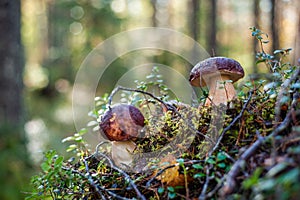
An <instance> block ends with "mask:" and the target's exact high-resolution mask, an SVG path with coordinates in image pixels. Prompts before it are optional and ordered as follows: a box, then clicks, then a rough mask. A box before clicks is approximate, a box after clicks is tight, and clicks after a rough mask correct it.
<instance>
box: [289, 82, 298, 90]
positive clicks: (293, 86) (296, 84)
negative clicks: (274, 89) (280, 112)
mask: <svg viewBox="0 0 300 200" xmlns="http://www.w3.org/2000/svg"><path fill="white" fill-rule="evenodd" d="M291 88H295V89H300V83H293V84H292V85H291Z"/></svg>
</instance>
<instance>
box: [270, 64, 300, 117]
mask: <svg viewBox="0 0 300 200" xmlns="http://www.w3.org/2000/svg"><path fill="white" fill-rule="evenodd" d="M299 76H300V67H298V69H297V70H296V71H295V72H294V73H293V75H292V76H291V78H289V79H286V80H285V81H284V82H283V84H282V86H281V89H280V91H279V93H278V97H277V101H276V104H275V121H276V122H279V121H280V112H281V109H280V106H281V103H280V100H281V99H282V97H283V96H284V93H287V88H288V87H289V86H290V85H291V83H292V82H293V81H295V80H296V79H298V78H299Z"/></svg>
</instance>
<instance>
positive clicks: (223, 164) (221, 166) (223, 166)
mask: <svg viewBox="0 0 300 200" xmlns="http://www.w3.org/2000/svg"><path fill="white" fill-rule="evenodd" d="M217 166H218V167H220V168H225V167H226V164H225V163H218V164H217Z"/></svg>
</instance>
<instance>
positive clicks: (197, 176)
mask: <svg viewBox="0 0 300 200" xmlns="http://www.w3.org/2000/svg"><path fill="white" fill-rule="evenodd" d="M204 176H205V174H203V173H197V174H195V175H194V176H193V177H194V178H202V177H204Z"/></svg>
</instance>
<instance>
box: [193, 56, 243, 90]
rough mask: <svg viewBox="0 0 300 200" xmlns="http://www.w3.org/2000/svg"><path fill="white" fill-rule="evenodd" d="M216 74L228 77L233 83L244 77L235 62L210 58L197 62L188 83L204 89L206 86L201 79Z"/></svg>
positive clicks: (238, 64)
mask: <svg viewBox="0 0 300 200" xmlns="http://www.w3.org/2000/svg"><path fill="white" fill-rule="evenodd" d="M218 73H220V75H227V76H229V77H230V80H232V81H233V82H236V81H237V80H239V79H240V78H242V77H243V76H244V70H243V68H242V66H241V65H240V63H239V62H237V61H236V60H233V59H231V58H225V57H212V58H208V59H205V60H203V61H201V62H199V63H198V64H196V65H195V66H194V67H193V69H192V71H191V73H190V78H189V81H190V83H191V85H193V86H196V87H204V86H206V85H207V84H206V82H205V80H204V78H203V77H207V78H209V76H214V75H216V74H218Z"/></svg>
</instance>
